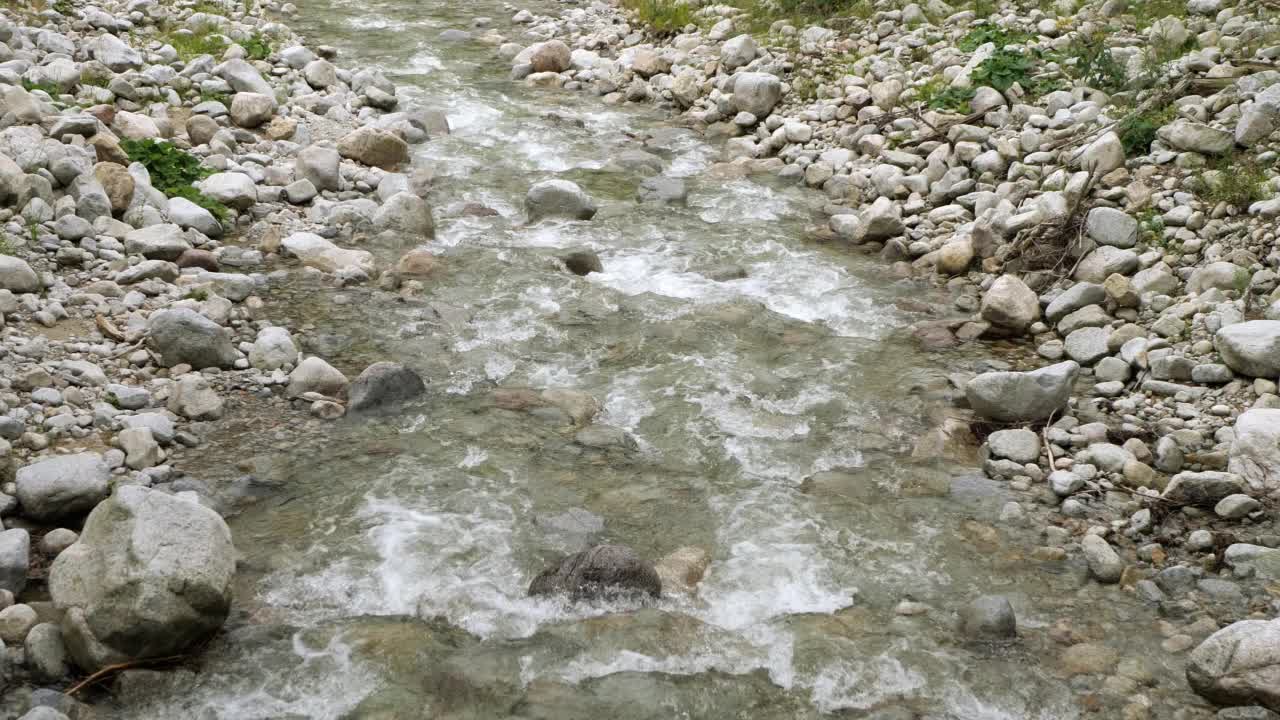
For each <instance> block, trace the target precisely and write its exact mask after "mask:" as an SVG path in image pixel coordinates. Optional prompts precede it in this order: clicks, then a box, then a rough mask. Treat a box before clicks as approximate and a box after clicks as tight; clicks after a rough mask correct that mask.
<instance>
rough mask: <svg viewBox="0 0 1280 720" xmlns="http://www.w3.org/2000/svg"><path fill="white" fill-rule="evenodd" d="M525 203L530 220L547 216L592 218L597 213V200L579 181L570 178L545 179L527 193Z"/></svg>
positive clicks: (579, 218) (534, 220) (577, 218)
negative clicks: (586, 191) (593, 198)
mask: <svg viewBox="0 0 1280 720" xmlns="http://www.w3.org/2000/svg"><path fill="white" fill-rule="evenodd" d="M524 205H525V209H526V210H527V211H528V213H529V222H536V221H538V220H541V219H542V218H545V217H564V218H569V219H572V220H590V219H591V218H593V217H595V214H596V203H595V201H594V200H592V199H591V197H590V196H589V195H587V194H586V193H585V192H583V190H582V188H580V187H578V184H577V183H574V182H570V181H568V180H544V181H542V182H540V183H538V184H536V185H534V186H533V187H531V188H529V192H528V193H526V194H525V197H524Z"/></svg>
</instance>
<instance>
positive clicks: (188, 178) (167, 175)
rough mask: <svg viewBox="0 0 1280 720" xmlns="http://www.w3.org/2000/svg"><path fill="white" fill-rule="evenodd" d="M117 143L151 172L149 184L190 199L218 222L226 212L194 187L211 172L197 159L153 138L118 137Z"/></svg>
mask: <svg viewBox="0 0 1280 720" xmlns="http://www.w3.org/2000/svg"><path fill="white" fill-rule="evenodd" d="M120 147H121V148H122V149H123V150H124V151H125V154H127V155H128V156H129V160H130V161H132V162H138V163H142V165H143V166H144V167H146V168H147V172H148V173H150V174H151V185H152V186H153V187H155V188H156V189H157V190H159V191H160V192H162V193H164V194H165V195H167V196H169V197H171V198H173V197H180V198H185V199H187V200H190V201H191V202H193V203H195V204H196V205H199V206H200V207H202V208H204V209H206V210H208V211H209V212H210V213H212V214H213V216H214V217H215V218H217V219H218V222H222V221H223V220H224V219H225V218H226V216H227V208H226V207H225V206H224V205H222V203H219V202H218V201H216V200H214V199H213V198H210V197H208V196H207V195H204V194H203V193H201V192H200V191H199V190H196V189H195V187H194V185H193V183H196V182H198V181H200V180H203V179H204V178H206V177H209V176H210V175H212V174H213V171H212V170H210V169H209V168H207V167H205V166H204V165H202V164H201V163H200V159H199V158H197V157H196V156H195V155H192V154H191V153H189V152H186V151H184V150H182V149H180V148H178V147H177V146H175V145H173V144H172V143H168V142H164V141H158V140H152V139H150V138H147V139H145V140H121V141H120Z"/></svg>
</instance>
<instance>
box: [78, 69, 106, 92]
mask: <svg viewBox="0 0 1280 720" xmlns="http://www.w3.org/2000/svg"><path fill="white" fill-rule="evenodd" d="M110 83H111V75H107V74H103V75H98V74H95V73H89V72H85V73H81V74H80V84H81V85H88V86H90V87H100V88H104V87H107V85H109V84H110Z"/></svg>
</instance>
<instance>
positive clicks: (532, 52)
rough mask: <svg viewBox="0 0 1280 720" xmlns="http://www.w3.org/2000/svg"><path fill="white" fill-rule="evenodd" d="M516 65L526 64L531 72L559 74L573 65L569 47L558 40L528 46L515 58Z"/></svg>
mask: <svg viewBox="0 0 1280 720" xmlns="http://www.w3.org/2000/svg"><path fill="white" fill-rule="evenodd" d="M515 62H516V63H517V64H522V63H528V64H529V66H530V67H532V68H533V72H553V73H561V72H564V71H565V70H568V69H569V68H570V67H571V66H572V64H573V58H572V53H571V52H570V50H569V46H568V45H565V44H564V43H563V42H561V41H560V40H548V41H546V42H541V43H537V44H536V45H531V46H529V47H528V48H527V49H526V50H525V51H524V52H522V53H521V54H520V55H517V56H516V60H515Z"/></svg>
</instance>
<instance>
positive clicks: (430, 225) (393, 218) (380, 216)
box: [373, 192, 436, 244]
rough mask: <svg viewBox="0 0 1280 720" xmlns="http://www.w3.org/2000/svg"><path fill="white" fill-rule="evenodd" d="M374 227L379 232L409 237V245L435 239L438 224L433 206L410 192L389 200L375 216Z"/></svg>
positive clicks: (399, 194)
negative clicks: (434, 216) (433, 215)
mask: <svg viewBox="0 0 1280 720" xmlns="http://www.w3.org/2000/svg"><path fill="white" fill-rule="evenodd" d="M373 226H374V227H375V228H377V230H378V231H379V232H391V233H402V234H404V235H407V236H408V238H407V241H408V244H414V243H417V242H419V241H421V240H426V239H430V238H433V237H435V234H436V224H435V220H434V218H432V216H431V206H430V205H428V204H427V201H426V200H423V199H422V198H420V197H418V196H417V195H414V194H413V193H410V192H399V193H396V194H395V195H392V196H391V197H390V198H387V201H386V202H385V203H383V204H382V207H380V208H378V212H376V213H374V215H373Z"/></svg>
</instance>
